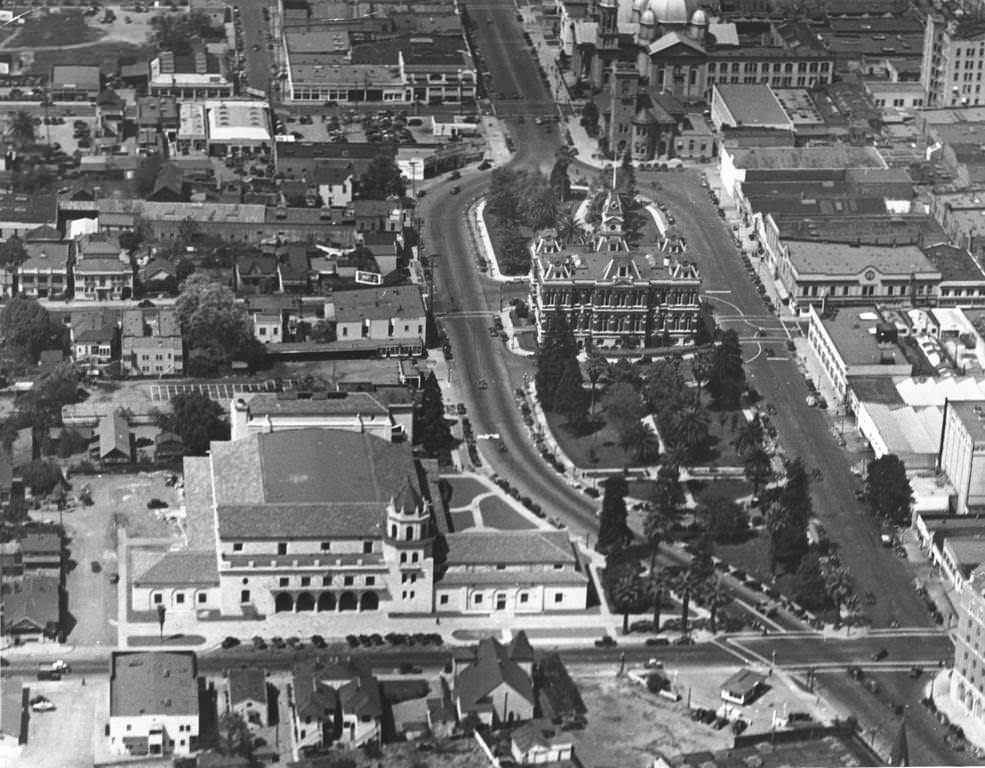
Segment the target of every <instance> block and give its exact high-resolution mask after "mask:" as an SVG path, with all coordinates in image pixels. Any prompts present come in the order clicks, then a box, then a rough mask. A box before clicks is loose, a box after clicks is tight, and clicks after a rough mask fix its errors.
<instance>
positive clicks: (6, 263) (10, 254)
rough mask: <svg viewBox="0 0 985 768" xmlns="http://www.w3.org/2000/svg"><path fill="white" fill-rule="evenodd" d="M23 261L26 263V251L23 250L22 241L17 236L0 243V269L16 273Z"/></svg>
mask: <svg viewBox="0 0 985 768" xmlns="http://www.w3.org/2000/svg"><path fill="white" fill-rule="evenodd" d="M25 261H27V251H26V250H25V249H24V241H23V240H21V239H20V238H19V237H18V236H17V235H14V236H13V237H8V238H7V239H6V240H5V241H4V242H3V243H0V267H4V268H6V269H8V270H10V271H11V272H16V271H17V269H18V267H20V265H21V264H23V263H24V262H25Z"/></svg>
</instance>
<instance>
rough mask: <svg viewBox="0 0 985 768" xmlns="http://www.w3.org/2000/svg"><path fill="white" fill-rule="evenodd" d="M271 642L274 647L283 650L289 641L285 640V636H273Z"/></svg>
mask: <svg viewBox="0 0 985 768" xmlns="http://www.w3.org/2000/svg"><path fill="white" fill-rule="evenodd" d="M270 644H271V645H272V646H273V647H274V648H276V649H277V650H279V651H281V650H283V649H284V648H286V647H287V643H285V642H284V638H283V637H272V638H270Z"/></svg>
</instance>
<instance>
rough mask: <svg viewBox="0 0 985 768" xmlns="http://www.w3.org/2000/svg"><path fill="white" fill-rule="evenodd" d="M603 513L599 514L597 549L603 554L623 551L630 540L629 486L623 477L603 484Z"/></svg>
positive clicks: (612, 478)
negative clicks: (627, 511) (627, 506)
mask: <svg viewBox="0 0 985 768" xmlns="http://www.w3.org/2000/svg"><path fill="white" fill-rule="evenodd" d="M602 487H603V488H604V491H605V492H604V494H603V496H602V511H601V513H600V514H599V535H598V541H597V542H596V544H595V549H597V550H598V551H599V552H601V553H603V554H609V553H611V552H615V551H618V550H620V549H622V547H623V546H624V545H625V543H626V541H627V539H628V538H629V529H628V527H627V526H626V517H627V514H626V493H627V492H628V491H629V486H628V485H627V484H626V478H625V477H623V476H622V475H612V476H611V477H609V478H608V479H606V480H605V482H604V483H603V484H602Z"/></svg>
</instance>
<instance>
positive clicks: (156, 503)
mask: <svg viewBox="0 0 985 768" xmlns="http://www.w3.org/2000/svg"><path fill="white" fill-rule="evenodd" d="M167 506H168V503H167V502H166V501H162V500H161V499H151V500H150V501H148V502H147V509H166V508H167Z"/></svg>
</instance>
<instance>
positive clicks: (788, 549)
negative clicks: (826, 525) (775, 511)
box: [766, 515, 809, 573]
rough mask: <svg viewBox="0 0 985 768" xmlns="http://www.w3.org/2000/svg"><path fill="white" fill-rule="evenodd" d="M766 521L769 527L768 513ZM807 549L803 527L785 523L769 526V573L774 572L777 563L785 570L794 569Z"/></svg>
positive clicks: (805, 533)
mask: <svg viewBox="0 0 985 768" xmlns="http://www.w3.org/2000/svg"><path fill="white" fill-rule="evenodd" d="M766 521H767V526H768V527H769V522H770V516H769V515H767V517H766ZM808 549H809V547H808V542H807V532H806V531H805V529H804V528H803V527H798V526H796V525H790V524H787V525H782V526H779V527H775V528H770V573H776V566H777V565H782V566H783V567H784V571H786V572H790V571H795V570H796V568H797V566H798V565H799V564H800V561H801V559H802V558H803V557H804V555H806V554H807V550H808Z"/></svg>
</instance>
